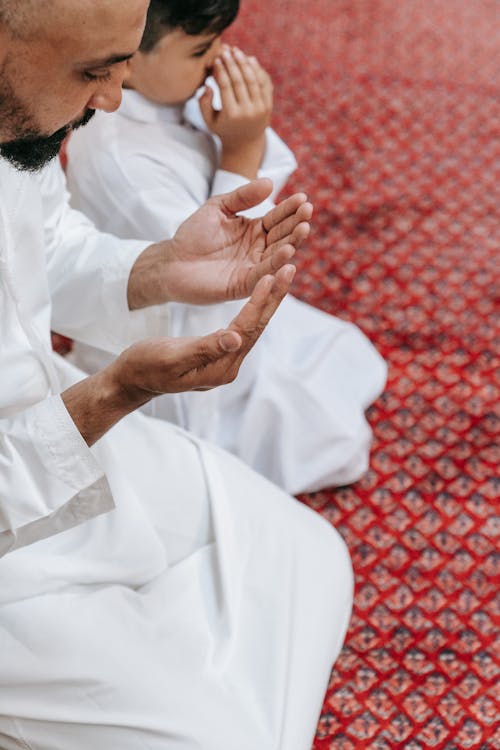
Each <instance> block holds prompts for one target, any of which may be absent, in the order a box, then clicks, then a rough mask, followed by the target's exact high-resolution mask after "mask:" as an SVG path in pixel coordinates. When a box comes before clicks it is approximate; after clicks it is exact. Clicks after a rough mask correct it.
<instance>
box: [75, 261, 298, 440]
mask: <svg viewBox="0 0 500 750" xmlns="http://www.w3.org/2000/svg"><path fill="white" fill-rule="evenodd" d="M294 273H295V267H294V266H291V265H286V266H284V267H283V268H281V269H280V270H279V271H278V272H277V273H276V275H275V276H274V277H273V276H270V275H267V276H264V277H263V278H261V279H260V281H259V282H258V283H257V284H256V286H255V289H254V291H253V293H252V295H251V297H250V299H249V300H248V301H247V303H246V304H245V305H244V306H243V308H242V309H241V311H240V312H239V314H238V315H237V316H236V318H234V320H233V321H232V322H231V323H230V325H229V326H228V327H227V328H226V329H224V330H220V331H216V332H215V333H211V334H209V335H208V336H202V337H199V338H179V339H173V338H159V339H151V340H148V341H141V342H139V343H137V344H134V345H133V346H131V347H129V348H128V349H126V350H125V351H124V352H123V353H122V354H121V355H120V356H119V357H118V358H117V359H116V360H115V361H114V362H113V363H112V364H111V365H109V367H107V368H106V369H105V370H102V371H101V372H99V373H97V374H96V375H93V376H91V377H89V378H86V379H85V380H83V381H81V382H80V383H77V384H76V385H74V386H72V387H71V388H69V389H68V390H67V391H65V392H64V393H63V394H62V398H63V400H64V403H65V405H66V408H67V409H68V412H69V414H70V415H71V417H72V419H73V421H74V422H75V424H76V426H77V428H78V429H79V431H80V433H81V434H82V436H83V438H84V439H85V440H86V442H87V444H88V445H92V444H93V443H94V442H95V441H96V440H98V439H99V438H100V437H102V435H104V433H105V432H107V430H108V429H109V428H110V427H112V426H113V424H115V423H116V422H118V420H119V419H121V418H122V417H124V416H125V415H126V414H128V413H130V412H131V411H134V410H135V409H137V408H138V407H139V406H142V405H143V404H145V403H147V402H148V401H150V400H151V399H152V398H153V397H154V396H158V395H160V394H162V393H178V392H183V391H193V390H207V389H209V388H214V387H216V386H219V385H224V384H225V383H229V382H231V381H232V380H234V378H235V377H236V376H237V374H238V371H239V368H240V366H241V363H242V362H243V360H244V358H245V356H246V355H247V354H248V352H249V351H250V349H251V348H252V346H253V345H254V344H255V342H256V341H257V339H258V338H259V336H260V335H261V333H262V332H263V330H264V329H265V327H266V325H267V324H268V322H269V320H270V319H271V317H272V315H273V314H274V312H275V311H276V310H277V308H278V306H279V304H280V302H281V301H282V299H283V298H284V296H285V295H286V293H287V292H288V290H289V288H290V284H291V283H292V279H293V276H294Z"/></svg>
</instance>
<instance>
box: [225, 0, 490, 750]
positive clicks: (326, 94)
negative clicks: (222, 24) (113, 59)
mask: <svg viewBox="0 0 500 750" xmlns="http://www.w3.org/2000/svg"><path fill="white" fill-rule="evenodd" d="M228 39H229V40H230V41H232V42H234V43H238V44H240V45H241V47H242V48H243V49H245V50H246V51H247V52H251V53H253V54H256V55H257V56H258V57H259V59H260V60H261V62H262V63H263V65H264V66H265V67H266V68H267V69H268V71H269V72H270V73H271V75H272V77H273V80H274V84H275V116H274V119H273V125H274V126H275V128H276V130H277V131H278V132H279V133H280V135H282V136H283V137H284V139H285V140H286V141H287V142H288V143H289V145H290V146H291V147H292V149H293V150H294V152H295V154H296V156H297V158H298V161H299V164H300V168H299V170H298V171H297V173H296V174H295V175H294V177H293V178H292V180H291V181H290V184H289V187H288V188H287V191H288V192H292V191H293V190H305V191H306V192H308V194H309V196H310V198H311V200H312V201H313V202H314V204H315V220H314V229H313V233H312V236H311V238H310V240H309V241H308V242H307V245H306V247H305V248H304V249H303V250H302V251H301V252H300V254H299V258H298V271H299V272H298V274H297V276H296V282H295V289H294V293H295V294H296V295H297V296H298V297H300V298H301V299H303V300H305V301H307V302H309V303H311V304H313V305H316V306H317V307H320V308H322V309H323V310H326V311H327V312H330V313H333V314H335V315H337V316H340V317H342V318H345V319H346V320H352V321H353V322H355V323H357V325H358V326H360V327H361V328H362V329H363V330H364V331H365V333H366V334H367V335H368V336H370V337H371V339H372V341H373V342H374V343H375V345H376V346H377V347H378V349H379V351H380V352H381V353H382V354H383V356H384V357H386V359H387V361H388V363H389V367H390V374H389V382H388V385H387V389H386V392H385V393H384V395H383V396H382V397H381V398H380V399H379V400H378V402H377V403H376V404H375V405H374V406H373V408H372V409H371V410H370V413H369V418H370V422H371V425H372V427H373V430H374V433H375V439H374V444H373V451H372V457H371V468H370V471H369V472H368V474H367V475H366V476H365V477H364V478H363V479H362V480H361V481H360V482H358V483H357V484H355V485H353V486H351V487H349V488H340V489H337V490H332V491H325V492H320V493H317V494H315V495H310V496H304V497H303V498H301V499H302V500H303V501H304V502H305V503H307V504H308V505H310V506H312V507H313V508H315V509H316V510H317V511H318V512H319V513H321V514H322V515H324V516H325V517H326V518H328V519H330V520H331V521H332V523H334V524H335V525H336V526H337V528H338V529H339V531H340V532H341V533H342V534H343V536H344V538H345V540H346V542H347V544H348V545H349V548H350V551H351V555H352V559H353V564H354V569H355V573H356V596H355V606H354V614H353V618H352V623H351V627H350V630H349V634H348V637H347V641H346V645H345V648H344V650H343V653H342V655H341V657H340V659H339V660H338V662H337V664H336V668H335V670H334V672H333V674H332V678H331V682H330V685H329V688H328V692H327V695H326V699H325V703H324V707H323V712H322V716H321V720H320V723H319V727H318V733H317V738H316V741H315V744H314V748H315V750H365V749H368V748H369V749H370V750H393V749H396V748H405V750H427V749H428V748H431V749H432V750H464V748H467V749H470V750H493V748H500V729H499V723H498V722H499V716H500V710H499V704H498V702H496V701H498V684H499V681H500V676H499V668H500V664H499V651H498V634H499V619H498V603H499V601H498V577H497V578H495V575H496V576H498V557H499V556H498V552H499V544H498V531H499V521H498V510H499V498H500V475H499V464H500V405H499V394H500V319H499V315H500V254H499V249H500V95H499V84H500V4H499V3H498V2H497V1H496V0H474V2H470V0H432V2H420V1H419V0H402V1H401V2H394V0H308V2H304V0H265V1H264V0H243V9H242V12H241V16H240V18H239V20H238V22H237V24H236V25H235V26H234V28H233V29H232V30H231V33H230V34H229V37H228ZM495 513H496V514H497V515H496V518H495ZM495 647H496V648H497V650H495ZM495 690H496V692H495Z"/></svg>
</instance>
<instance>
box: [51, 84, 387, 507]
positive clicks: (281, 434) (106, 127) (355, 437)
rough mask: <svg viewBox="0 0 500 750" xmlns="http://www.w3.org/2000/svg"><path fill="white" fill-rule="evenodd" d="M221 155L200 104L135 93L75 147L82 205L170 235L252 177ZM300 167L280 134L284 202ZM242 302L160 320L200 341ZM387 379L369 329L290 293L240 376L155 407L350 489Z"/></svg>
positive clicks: (269, 170) (72, 156)
mask: <svg viewBox="0 0 500 750" xmlns="http://www.w3.org/2000/svg"><path fill="white" fill-rule="evenodd" d="M191 123H194V124H195V125H196V127H195V126H194V125H192V124H191ZM217 152H218V146H217V140H216V139H214V138H213V137H212V136H211V135H210V134H209V133H207V132H205V131H204V130H203V124H202V118H201V114H200V111H199V107H198V104H197V101H195V100H192V101H190V102H189V103H188V105H187V107H186V110H185V111H183V108H182V107H181V106H178V107H165V106H159V105H156V104H154V103H152V102H150V101H148V100H146V99H145V98H144V97H142V96H141V95H140V94H138V93H137V92H135V91H125V92H124V97H123V102H122V105H121V107H120V109H119V110H118V112H116V113H114V114H113V115H111V116H108V115H105V114H99V113H98V114H97V115H96V117H95V118H94V120H93V121H92V122H91V123H90V124H89V125H88V126H87V127H85V128H82V129H81V130H79V131H77V132H75V133H74V134H73V136H72V138H71V140H70V142H69V146H68V156H69V163H68V182H69V187H70V191H71V194H72V201H73V204H74V205H75V206H76V207H78V208H80V209H81V210H83V211H84V212H85V213H86V214H87V215H88V216H90V218H91V219H92V220H93V221H94V222H95V223H96V225H97V226H98V227H99V228H100V229H102V230H103V231H111V232H113V233H114V234H117V235H118V236H120V237H137V238H148V239H152V240H160V239H163V238H165V237H167V236H171V235H173V234H174V233H175V231H176V229H177V227H178V226H179V224H180V223H181V222H182V221H183V220H184V219H186V218H187V217H188V216H189V215H190V214H191V213H193V212H194V211H195V210H196V209H197V208H199V206H200V205H201V204H202V203H203V202H204V201H205V200H207V198H209V197H210V195H214V194H218V193H222V192H226V191H229V190H232V189H233V188H235V187H237V186H239V185H242V184H244V183H245V182H247V180H246V179H245V178H244V177H242V176H240V175H237V174H233V173H230V172H226V171H224V170H221V169H218V168H217V162H218V153H217ZM295 166H296V162H295V159H294V157H293V154H292V153H291V151H290V150H289V149H288V147H287V146H286V145H285V144H284V143H283V141H281V140H280V139H279V138H278V136H277V135H276V134H275V133H274V132H273V131H272V130H271V129H268V131H267V148H266V152H265V157H264V160H263V164H262V168H261V170H260V173H259V174H260V176H266V177H270V178H271V179H272V180H273V182H274V192H273V196H272V197H274V196H275V195H276V193H277V192H278V191H279V190H280V189H281V188H282V187H283V185H284V183H285V181H286V179H287V178H288V176H289V175H290V173H291V172H292V171H293V170H294V169H295ZM273 205H274V204H273V203H272V201H271V200H270V199H269V200H266V201H265V202H264V203H263V204H261V205H260V206H258V207H257V208H255V209H252V211H251V212H249V213H250V215H252V216H254V215H255V216H261V215H262V214H263V213H265V212H266V211H267V210H268V209H269V208H271V207H272V206H273ZM239 306H240V305H239V303H230V304H224V305H213V306H210V307H195V306H188V305H176V304H171V305H165V306H164V309H163V312H162V313H160V311H159V310H158V315H160V314H162V315H163V325H164V328H163V334H164V335H167V334H169V335H172V336H196V335H200V334H202V333H208V332H209V331H212V330H216V329H217V328H220V327H223V326H225V325H227V323H228V322H229V321H230V320H231V318H232V317H233V315H234V314H235V312H236V311H237V310H238V309H239ZM61 332H64V331H61ZM156 332H157V328H155V329H153V331H152V335H156ZM72 359H73V361H74V362H75V363H77V364H78V365H79V366H80V367H81V368H82V369H85V370H86V371H88V372H95V371H96V370H98V369H100V368H101V367H102V366H103V365H104V364H105V363H106V362H107V361H109V357H107V356H106V355H105V354H104V352H102V351H96V350H93V349H91V348H89V347H88V346H85V345H82V344H80V343H76V344H75V348H74V353H73V354H72ZM385 380H386V366H385V363H384V361H383V360H382V358H381V357H380V356H379V355H378V353H377V352H376V351H375V349H374V348H373V346H372V345H371V344H370V342H369V341H368V339H367V338H366V337H365V336H364V335H363V334H362V332H361V331H360V330H359V329H358V328H356V327H355V326H354V325H352V324H349V323H346V322H343V321H341V320H339V319H337V318H334V317H332V316H330V315H326V314H325V313H323V312H321V311H319V310H316V309H314V308H312V307H310V306H308V305H305V304H303V303H302V302H299V301H298V300H296V299H295V298H293V297H292V296H288V297H287V298H286V299H285V301H284V302H283V303H282V305H281V307H280V309H279V310H278V312H277V314H276V315H275V317H274V318H273V320H272V321H271V323H270V325H269V326H268V328H267V330H266V331H265V333H264V335H263V337H262V339H261V340H260V341H259V342H258V344H257V345H256V347H255V348H254V350H253V351H252V352H251V353H250V355H249V356H248V357H247V359H246V362H245V364H244V367H243V368H242V372H241V373H240V377H239V378H238V379H237V381H236V382H235V383H232V384H230V385H228V386H225V387H224V388H222V389H218V390H217V391H213V392H212V393H211V394H209V396H208V398H207V397H205V396H201V397H200V394H198V393H184V394H180V395H168V396H164V397H162V398H161V399H157V400H156V401H155V402H154V404H153V405H152V407H146V408H147V413H150V414H153V415H154V416H157V417H163V418H164V419H167V420H169V421H172V422H175V423H176V424H179V425H180V426H182V427H184V428H186V429H189V430H191V431H193V432H194V433H195V434H197V435H199V436H200V437H203V438H205V439H208V440H211V441H213V442H216V443H217V444H219V445H221V446H222V447H224V448H225V449H227V450H229V451H231V452H233V453H235V454H236V455H237V456H239V457H240V458H242V459H243V460H244V461H245V462H246V463H248V464H249V465H250V466H252V467H253V468H255V469H256V470H257V471H259V472H260V473H262V474H264V475H265V476H267V477H268V478H270V479H271V480H272V481H274V482H276V483H277V484H279V485H280V486H281V487H283V488H284V489H286V490H287V491H289V492H291V493H292V494H297V493H299V492H304V491H313V490H317V489H320V488H322V487H325V486H330V485H341V484H348V483H350V482H353V481H355V480H356V479H359V477H360V476H361V475H362V474H363V473H364V472H365V471H366V468H367V466H368V456H369V448H370V443H371V431H370V428H369V426H368V423H367V421H366V419H365V414H364V412H365V409H366V408H367V407H368V406H369V404H370V403H371V402H372V401H373V400H374V399H375V398H377V397H378V396H379V395H380V393H381V391H382V389H383V387H384V384H385ZM151 409H152V411H151Z"/></svg>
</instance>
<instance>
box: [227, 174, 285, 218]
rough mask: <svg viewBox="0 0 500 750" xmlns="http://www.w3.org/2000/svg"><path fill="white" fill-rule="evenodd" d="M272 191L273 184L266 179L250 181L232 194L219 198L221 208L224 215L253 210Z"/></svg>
mask: <svg viewBox="0 0 500 750" xmlns="http://www.w3.org/2000/svg"><path fill="white" fill-rule="evenodd" d="M272 189H273V183H272V182H271V180H269V179H268V178H267V177H262V178H261V179H259V180H252V181H251V182H248V183H247V184H246V185H242V186H241V187H239V188H237V189H236V190H233V191H232V193H225V194H224V195H220V196H219V200H220V201H221V208H222V210H223V211H224V213H226V214H237V213H239V212H240V211H246V209H247V208H253V206H257V205H258V204H259V203H262V201H263V200H265V199H266V198H267V197H268V196H269V195H270V194H271V191H272Z"/></svg>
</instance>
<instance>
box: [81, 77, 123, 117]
mask: <svg viewBox="0 0 500 750" xmlns="http://www.w3.org/2000/svg"><path fill="white" fill-rule="evenodd" d="M124 74H125V68H124V69H123V74H122V72H121V71H120V72H119V71H117V70H114V71H113V74H112V76H111V79H110V80H109V81H105V82H103V83H101V84H100V85H99V88H98V89H97V90H96V91H95V93H94V94H93V96H92V98H91V100H90V101H89V103H88V105H87V106H88V108H89V109H100V110H102V111H103V112H114V111H115V110H117V109H118V107H119V106H120V104H121V101H122V84H123V79H124Z"/></svg>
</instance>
